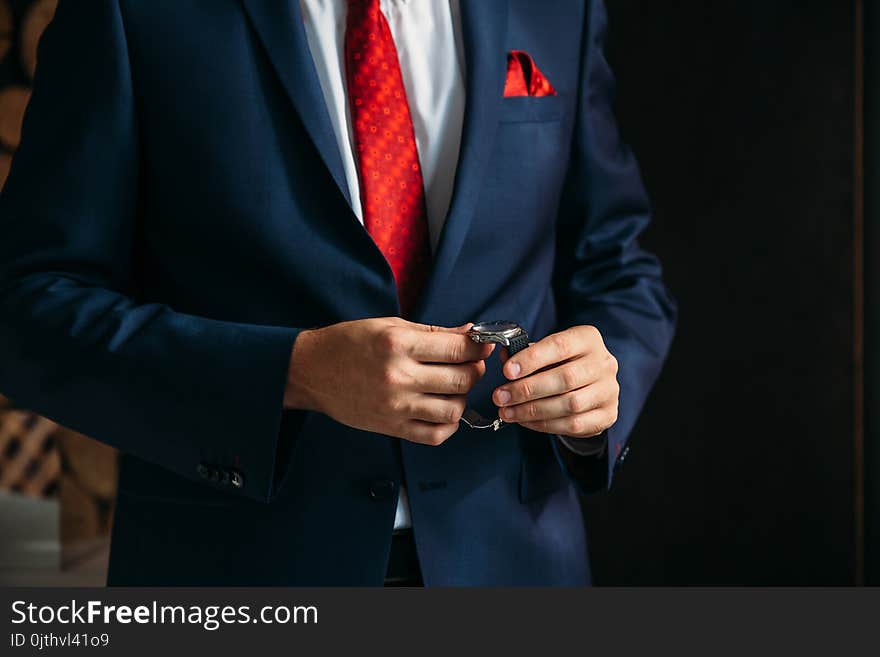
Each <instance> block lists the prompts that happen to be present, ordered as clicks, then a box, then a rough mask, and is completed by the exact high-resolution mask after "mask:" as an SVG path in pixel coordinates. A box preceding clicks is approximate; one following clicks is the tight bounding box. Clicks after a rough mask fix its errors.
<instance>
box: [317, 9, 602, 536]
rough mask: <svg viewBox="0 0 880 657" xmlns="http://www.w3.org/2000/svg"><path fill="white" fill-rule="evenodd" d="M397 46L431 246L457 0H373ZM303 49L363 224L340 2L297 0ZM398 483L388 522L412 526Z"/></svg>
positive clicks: (451, 90) (443, 197)
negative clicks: (304, 38) (392, 514)
mask: <svg viewBox="0 0 880 657" xmlns="http://www.w3.org/2000/svg"><path fill="white" fill-rule="evenodd" d="M379 4H380V7H381V9H382V13H383V14H384V16H385V19H386V20H387V21H388V25H389V27H390V28H391V34H392V36H393V37H394V44H395V46H396V48H397V55H398V58H399V60H400V73H401V76H402V77H403V86H404V88H405V89H406V97H407V101H408V102H409V111H410V115H411V116H412V122H413V130H414V132H415V136H416V147H417V148H418V152H419V162H420V164H421V167H422V177H423V180H424V184H425V203H426V206H427V211H428V229H429V232H430V238H431V249H432V250H436V248H437V242H438V240H439V238H440V231H441V230H442V228H443V223H444V221H445V220H446V214H447V212H448V211H449V205H450V203H451V201H452V187H453V182H454V180H455V170H456V167H457V165H458V155H459V150H460V147H461V129H462V121H463V119H464V102H465V87H464V61H465V60H464V49H463V46H462V41H461V15H460V13H459V2H458V0H380V3H379ZM300 6H301V7H302V14H303V19H304V21H305V28H306V36H307V38H308V42H309V50H310V51H311V54H312V59H313V60H314V62H315V70H316V71H317V74H318V79H319V80H320V83H321V90H322V91H323V93H324V100H325V102H326V103H327V111H328V113H329V114H330V121H331V123H332V124H333V131H334V133H335V135H336V141H337V142H338V144H339V153H340V155H341V156H342V164H343V167H344V168H345V178H346V182H347V183H348V190H349V196H350V197H351V208H352V210H353V211H354V214H355V216H356V217H357V218H358V220H360V222H361V223H363V213H362V211H361V200H360V184H359V181H358V170H357V163H356V162H355V157H354V147H353V144H354V138H353V136H352V131H351V117H350V113H349V106H348V94H347V83H346V77H345V18H346V14H347V7H348V1H347V0H300ZM562 441H563V443H564V444H565V445H566V447H568V448H569V449H571V450H572V451H575V452H578V453H582V454H590V453H595V451H596V450H595V448H594V447H593V445H591V444H589V442H590V441H583V444H576V443H577V442H578V441H573V440H566V439H565V438H562ZM411 526H412V521H411V519H410V512H409V501H408V498H407V496H406V489H405V488H404V487H403V486H401V488H400V498H399V499H398V503H397V514H396V515H395V518H394V528H395V529H402V528H405V527H411Z"/></svg>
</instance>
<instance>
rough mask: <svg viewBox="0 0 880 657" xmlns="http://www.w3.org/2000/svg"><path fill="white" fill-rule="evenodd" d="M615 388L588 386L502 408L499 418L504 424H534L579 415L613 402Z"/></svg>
mask: <svg viewBox="0 0 880 657" xmlns="http://www.w3.org/2000/svg"><path fill="white" fill-rule="evenodd" d="M615 387H616V386H612V385H610V384H596V385H590V386H587V387H585V388H581V389H579V390H573V391H571V392H566V393H564V394H562V395H555V396H553V397H546V398H544V399H538V400H536V401H530V402H526V403H524V404H517V405H515V406H507V407H504V408H502V409H501V410H500V411H499V416H500V417H501V419H502V420H504V421H505V422H535V421H537V420H555V419H557V418H564V417H569V416H570V415H579V414H581V413H587V412H589V411H592V410H593V409H596V408H600V407H601V406H603V405H604V404H607V403H609V402H611V401H613V399H614V397H615V395H616V390H615Z"/></svg>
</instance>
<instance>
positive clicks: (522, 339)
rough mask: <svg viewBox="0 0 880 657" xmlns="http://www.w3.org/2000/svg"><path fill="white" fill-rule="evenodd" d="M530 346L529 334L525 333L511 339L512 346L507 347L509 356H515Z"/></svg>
mask: <svg viewBox="0 0 880 657" xmlns="http://www.w3.org/2000/svg"><path fill="white" fill-rule="evenodd" d="M528 346H529V334H528V333H526V332H525V331H523V332H522V333H520V334H519V335H518V336H516V337H515V338H511V339H510V344H509V345H508V346H507V355H508V356H513V355H514V354H515V353H517V352H519V351H522V350H523V349H525V348H526V347H528Z"/></svg>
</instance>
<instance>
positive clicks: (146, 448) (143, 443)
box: [0, 0, 298, 501]
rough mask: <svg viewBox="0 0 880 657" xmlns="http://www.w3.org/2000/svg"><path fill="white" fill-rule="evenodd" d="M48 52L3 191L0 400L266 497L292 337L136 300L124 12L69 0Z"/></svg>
mask: <svg viewBox="0 0 880 657" xmlns="http://www.w3.org/2000/svg"><path fill="white" fill-rule="evenodd" d="M39 57H40V66H39V72H38V74H37V78H36V81H35V88H34V93H33V97H32V101H31V104H30V106H29V109H28V112H27V116H26V120H25V125H24V131H23V139H22V146H21V148H20V150H19V152H18V153H17V155H16V157H15V161H14V164H13V168H12V171H11V173H10V177H9V179H8V181H7V185H6V187H5V189H4V190H3V193H2V195H0V390H2V391H3V393H4V394H6V395H7V396H9V397H11V398H12V399H13V400H14V401H16V403H17V404H19V405H20V406H23V407H27V408H30V409H32V410H34V411H36V412H38V413H41V414H44V415H46V416H48V417H50V418H52V419H54V420H56V421H57V422H59V423H61V424H64V425H66V426H69V427H71V428H73V429H75V430H78V431H81V432H83V433H85V434H88V435H90V436H93V437H94V438H96V439H98V440H101V441H102V442H106V443H108V444H109V445H112V446H114V447H117V448H119V449H121V450H123V451H126V452H129V453H131V454H134V455H135V456H138V457H140V458H143V459H145V460H148V461H151V462H153V463H156V464H159V465H161V466H164V467H166V468H168V469H170V470H172V471H175V472H177V473H178V474H180V475H182V476H184V477H188V478H190V479H193V480H196V481H205V479H204V478H203V476H199V474H198V472H197V470H198V469H199V464H200V463H202V462H208V463H216V464H221V465H224V466H228V467H229V468H232V467H236V468H237V469H238V471H239V472H240V473H241V475H242V476H243V480H244V483H243V486H242V487H241V488H240V489H239V490H237V491H236V493H237V494H240V495H245V496H248V497H251V498H254V499H257V500H261V501H268V500H270V499H271V497H272V495H273V493H274V492H275V490H276V489H277V486H278V481H277V479H278V478H279V476H280V474H281V470H282V469H281V468H276V453H277V450H278V447H279V445H278V444H277V443H278V436H279V427H280V422H281V418H282V399H283V393H284V388H285V383H286V379H287V368H288V363H289V359H290V353H291V350H292V347H293V343H294V341H295V340H296V337H297V335H298V330H297V329H294V328H286V327H273V326H255V325H248V324H237V323H229V322H224V321H215V320H212V319H207V318H203V317H196V316H192V315H187V314H183V313H180V312H176V311H175V310H173V309H171V308H170V307H168V306H165V305H162V304H158V303H139V302H138V300H137V298H136V294H135V293H134V292H133V290H134V289H135V288H134V285H133V281H132V278H133V261H134V253H135V248H136V245H135V236H136V234H137V222H138V212H137V206H138V194H139V191H140V188H141V185H140V184H139V180H140V165H139V161H140V158H141V148H140V145H139V142H138V125H137V116H136V99H135V94H134V89H133V85H132V76H131V71H130V65H129V56H128V51H127V45H126V37H125V26H124V23H123V17H122V15H121V10H120V7H119V5H118V2H117V1H116V0H95V1H94V2H75V1H74V0H61V2H60V5H59V7H58V11H57V14H56V17H55V20H54V22H53V23H52V24H51V25H50V26H49V28H48V29H47V31H46V33H45V35H44V38H43V40H42V43H41V46H40V52H39ZM281 451H282V452H283V451H284V450H281ZM226 472H228V470H226ZM202 474H203V475H204V469H202ZM206 484H207V485H219V484H211V483H210V482H206ZM225 489H226V490H234V489H232V488H231V487H229V486H227V487H225Z"/></svg>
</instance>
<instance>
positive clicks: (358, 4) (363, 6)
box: [348, 0, 379, 11]
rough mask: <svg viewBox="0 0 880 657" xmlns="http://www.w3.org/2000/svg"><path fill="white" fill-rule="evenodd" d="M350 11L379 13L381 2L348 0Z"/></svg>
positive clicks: (377, 0)
mask: <svg viewBox="0 0 880 657" xmlns="http://www.w3.org/2000/svg"><path fill="white" fill-rule="evenodd" d="M348 6H349V9H358V10H360V11H364V10H367V11H370V10H374V11H379V0H348Z"/></svg>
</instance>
